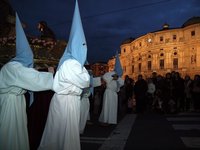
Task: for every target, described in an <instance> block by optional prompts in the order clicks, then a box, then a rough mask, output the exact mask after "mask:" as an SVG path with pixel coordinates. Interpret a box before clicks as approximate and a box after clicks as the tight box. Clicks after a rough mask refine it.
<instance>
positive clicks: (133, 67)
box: [132, 65, 135, 73]
mask: <svg viewBox="0 0 200 150" xmlns="http://www.w3.org/2000/svg"><path fill="white" fill-rule="evenodd" d="M134 69H135V68H134V65H133V66H132V73H134Z"/></svg>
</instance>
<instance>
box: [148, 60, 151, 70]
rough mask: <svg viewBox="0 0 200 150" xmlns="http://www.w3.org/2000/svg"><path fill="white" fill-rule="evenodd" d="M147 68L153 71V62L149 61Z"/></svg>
mask: <svg viewBox="0 0 200 150" xmlns="http://www.w3.org/2000/svg"><path fill="white" fill-rule="evenodd" d="M147 67H148V70H151V61H148V64H147Z"/></svg>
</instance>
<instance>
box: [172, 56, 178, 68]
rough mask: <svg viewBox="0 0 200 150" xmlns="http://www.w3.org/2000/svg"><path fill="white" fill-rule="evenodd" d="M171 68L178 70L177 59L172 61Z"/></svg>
mask: <svg viewBox="0 0 200 150" xmlns="http://www.w3.org/2000/svg"><path fill="white" fill-rule="evenodd" d="M173 68H174V69H178V58H174V59H173Z"/></svg>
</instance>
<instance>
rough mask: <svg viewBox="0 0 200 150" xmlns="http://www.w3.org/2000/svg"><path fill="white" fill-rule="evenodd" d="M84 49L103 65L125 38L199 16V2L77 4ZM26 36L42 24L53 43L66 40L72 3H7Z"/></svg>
mask: <svg viewBox="0 0 200 150" xmlns="http://www.w3.org/2000/svg"><path fill="white" fill-rule="evenodd" d="M78 2H79V8H80V14H81V18H82V23H83V28H84V32H85V36H86V40H87V45H88V61H89V63H94V62H97V61H104V62H107V61H108V59H109V58H111V57H112V56H114V55H115V53H116V50H118V51H119V50H120V44H121V42H123V41H124V40H125V39H127V38H129V37H134V38H137V37H139V36H141V35H144V34H146V33H149V32H152V31H156V30H160V29H161V28H162V25H163V24H164V23H168V24H169V25H170V27H171V28H178V27H181V26H182V24H183V23H184V22H185V21H187V20H188V19H189V18H191V17H194V16H200V0H79V1H78ZM10 3H11V5H12V7H13V8H14V9H15V10H16V11H17V12H18V14H19V17H20V19H21V21H22V22H24V23H25V24H26V25H27V28H26V30H25V31H26V33H27V34H29V35H38V34H39V32H38V31H37V28H36V25H37V22H39V21H41V20H45V21H46V22H47V23H48V26H49V27H50V28H51V29H52V30H53V31H54V32H55V34H56V37H57V39H65V40H68V38H69V32H70V28H71V20H72V16H73V11H74V5H75V0H10Z"/></svg>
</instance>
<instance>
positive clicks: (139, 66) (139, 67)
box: [138, 63, 142, 72]
mask: <svg viewBox="0 0 200 150" xmlns="http://www.w3.org/2000/svg"><path fill="white" fill-rule="evenodd" d="M141 69H142V64H141V63H139V64H138V71H139V72H141Z"/></svg>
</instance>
